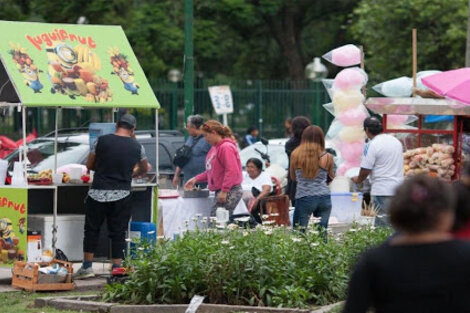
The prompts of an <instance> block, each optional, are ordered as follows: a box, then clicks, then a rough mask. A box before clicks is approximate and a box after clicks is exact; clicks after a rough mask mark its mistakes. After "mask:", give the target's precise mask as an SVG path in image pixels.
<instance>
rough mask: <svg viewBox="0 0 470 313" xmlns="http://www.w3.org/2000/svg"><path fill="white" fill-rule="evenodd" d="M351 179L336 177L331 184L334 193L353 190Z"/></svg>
mask: <svg viewBox="0 0 470 313" xmlns="http://www.w3.org/2000/svg"><path fill="white" fill-rule="evenodd" d="M350 188H351V179H350V178H348V177H346V176H336V177H335V179H333V181H332V182H331V184H330V190H331V192H332V193H344V192H349V191H350V190H351V189H350Z"/></svg>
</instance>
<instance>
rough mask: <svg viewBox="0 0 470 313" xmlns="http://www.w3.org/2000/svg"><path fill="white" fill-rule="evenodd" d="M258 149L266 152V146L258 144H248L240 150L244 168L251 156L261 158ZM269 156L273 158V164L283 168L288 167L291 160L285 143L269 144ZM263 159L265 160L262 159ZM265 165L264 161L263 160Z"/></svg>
mask: <svg viewBox="0 0 470 313" xmlns="http://www.w3.org/2000/svg"><path fill="white" fill-rule="evenodd" d="M255 148H256V149H258V150H259V151H261V152H263V153H266V146H264V145H258V144H254V145H251V146H248V147H246V148H244V149H243V150H242V151H240V160H241V162H242V166H243V168H245V165H246V161H248V159H250V158H258V159H260V160H262V159H261V155H260V154H259V153H258V152H256V150H255ZM267 153H268V155H269V158H270V159H271V163H272V164H277V165H279V166H280V167H282V168H285V169H287V168H288V166H289V161H288V158H287V154H286V151H285V148H284V145H271V144H270V145H268V151H267ZM262 161H263V160H262ZM263 166H264V162H263Z"/></svg>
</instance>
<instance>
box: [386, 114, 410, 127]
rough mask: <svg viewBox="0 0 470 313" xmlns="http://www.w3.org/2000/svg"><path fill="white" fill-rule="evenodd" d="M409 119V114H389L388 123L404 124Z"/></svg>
mask: <svg viewBox="0 0 470 313" xmlns="http://www.w3.org/2000/svg"><path fill="white" fill-rule="evenodd" d="M406 121H408V116H407V115H395V114H391V115H387V123H388V124H390V125H403V124H405V122H406Z"/></svg>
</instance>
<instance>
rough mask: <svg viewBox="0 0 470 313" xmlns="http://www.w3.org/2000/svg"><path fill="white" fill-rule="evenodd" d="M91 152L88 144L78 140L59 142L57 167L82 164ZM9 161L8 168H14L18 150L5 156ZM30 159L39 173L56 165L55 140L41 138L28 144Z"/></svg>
mask: <svg viewBox="0 0 470 313" xmlns="http://www.w3.org/2000/svg"><path fill="white" fill-rule="evenodd" d="M88 152H89V146H88V145H87V144H82V143H76V142H59V143H57V167H58V168H59V167H61V166H63V165H67V164H77V163H78V164H80V163H81V162H82V161H83V160H84V156H86V155H87V154H88ZM5 159H6V160H7V161H8V163H9V164H8V170H9V171H12V170H13V162H15V161H18V159H19V155H18V150H16V151H15V152H13V153H12V154H10V155H9V156H7V157H6V158H5ZM28 160H29V162H31V171H32V172H36V173H39V172H40V171H42V170H47V169H52V168H53V167H54V141H53V140H41V139H36V140H35V141H33V142H31V143H29V144H28Z"/></svg>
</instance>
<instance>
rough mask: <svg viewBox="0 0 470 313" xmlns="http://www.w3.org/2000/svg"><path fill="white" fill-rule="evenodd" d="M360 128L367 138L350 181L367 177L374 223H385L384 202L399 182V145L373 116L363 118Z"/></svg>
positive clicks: (386, 204) (381, 224)
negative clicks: (358, 169) (362, 126)
mask: <svg viewBox="0 0 470 313" xmlns="http://www.w3.org/2000/svg"><path fill="white" fill-rule="evenodd" d="M364 131H365V132H366V135H367V137H368V138H369V141H368V142H367V143H366V145H365V147H364V155H363V157H362V162H361V169H360V171H359V175H358V176H356V177H353V178H351V180H352V181H353V182H354V183H356V184H360V183H362V182H363V181H364V180H365V179H366V178H367V177H369V179H370V183H371V191H370V195H371V198H372V200H371V201H372V202H374V204H375V205H376V206H377V207H378V212H377V217H376V218H375V226H387V225H388V224H389V222H388V218H387V207H388V203H389V201H390V199H391V198H392V196H393V195H394V194H395V189H396V188H397V187H398V186H399V185H400V184H401V183H402V182H403V176H404V174H403V146H402V144H401V142H400V141H399V140H398V139H397V138H395V137H394V136H392V135H389V134H385V133H384V132H383V128H382V123H381V122H380V120H378V119H377V118H376V117H368V118H366V119H365V120H364Z"/></svg>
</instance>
